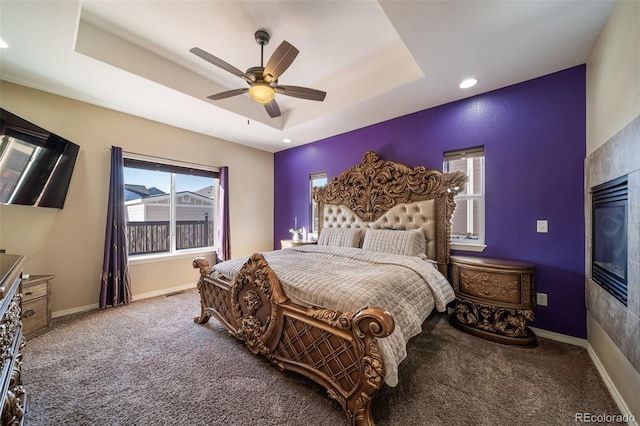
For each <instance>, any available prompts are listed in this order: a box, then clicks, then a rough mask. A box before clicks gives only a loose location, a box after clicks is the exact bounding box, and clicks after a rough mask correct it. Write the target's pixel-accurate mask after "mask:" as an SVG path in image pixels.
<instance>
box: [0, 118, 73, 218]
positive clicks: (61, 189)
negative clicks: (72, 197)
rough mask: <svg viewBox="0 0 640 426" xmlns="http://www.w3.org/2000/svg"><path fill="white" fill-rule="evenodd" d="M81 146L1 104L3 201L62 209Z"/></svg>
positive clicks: (0, 191) (0, 195)
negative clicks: (15, 113) (6, 108)
mask: <svg viewBox="0 0 640 426" xmlns="http://www.w3.org/2000/svg"><path fill="white" fill-rule="evenodd" d="M79 150H80V147H78V145H76V144H74V143H73V142H70V141H68V140H66V139H64V138H61V137H60V136H58V135H55V134H53V133H51V132H49V131H47V130H45V129H43V128H41V127H38V126H36V125H35V124H33V123H31V122H29V121H27V120H25V119H23V118H20V117H18V116H17V115H14V114H12V113H10V112H9V111H6V110H4V109H2V108H0V204H21V205H27V206H39V207H54V208H58V209H61V208H62V207H63V206H64V200H65V199H66V197H67V190H68V189H69V183H70V182H71V175H72V173H73V168H74V166H75V164H76V158H77V156H78V151H79Z"/></svg>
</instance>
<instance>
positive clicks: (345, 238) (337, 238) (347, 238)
mask: <svg viewBox="0 0 640 426" xmlns="http://www.w3.org/2000/svg"><path fill="white" fill-rule="evenodd" d="M363 232H364V230H363V229H361V228H322V230H321V231H320V237H319V238H318V245H319V246H333V247H360V241H361V240H362V233H363Z"/></svg>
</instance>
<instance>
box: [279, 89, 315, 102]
mask: <svg viewBox="0 0 640 426" xmlns="http://www.w3.org/2000/svg"><path fill="white" fill-rule="evenodd" d="M275 91H276V93H279V94H281V95H286V96H292V97H294V98H301V99H308V100H310V101H324V97H325V96H327V93H326V92H323V91H321V90H316V89H309V88H308V87H299V86H276V87H275Z"/></svg>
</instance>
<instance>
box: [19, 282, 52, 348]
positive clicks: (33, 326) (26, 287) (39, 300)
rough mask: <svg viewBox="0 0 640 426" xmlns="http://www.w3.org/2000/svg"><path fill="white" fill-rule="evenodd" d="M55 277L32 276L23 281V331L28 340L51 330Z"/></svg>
mask: <svg viewBox="0 0 640 426" xmlns="http://www.w3.org/2000/svg"><path fill="white" fill-rule="evenodd" d="M53 278H54V275H31V276H30V277H29V278H28V279H23V280H22V331H23V334H24V336H25V337H26V338H27V339H30V338H32V337H35V336H37V335H39V334H42V333H44V332H46V331H49V330H50V329H51V301H50V295H51V288H50V285H51V284H50V281H51V280H52V279H53Z"/></svg>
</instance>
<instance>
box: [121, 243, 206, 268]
mask: <svg viewBox="0 0 640 426" xmlns="http://www.w3.org/2000/svg"><path fill="white" fill-rule="evenodd" d="M215 252H216V249H215V248H211V247H209V248H199V249H190V250H180V251H179V252H174V253H156V254H143V255H139V256H129V265H140V264H143V263H154V262H165V261H167V260H178V259H191V260H193V258H194V257H198V256H207V255H211V254H214V253H215Z"/></svg>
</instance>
